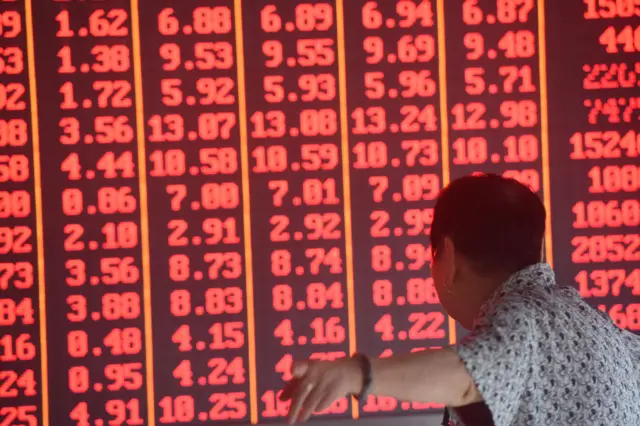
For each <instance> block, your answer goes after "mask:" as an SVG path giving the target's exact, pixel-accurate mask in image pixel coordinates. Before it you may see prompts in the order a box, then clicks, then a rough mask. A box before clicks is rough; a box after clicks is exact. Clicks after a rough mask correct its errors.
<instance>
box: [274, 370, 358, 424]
mask: <svg viewBox="0 0 640 426" xmlns="http://www.w3.org/2000/svg"><path fill="white" fill-rule="evenodd" d="M292 370H293V371H292V373H293V380H291V381H290V382H289V383H288V384H287V385H286V386H285V388H284V390H283V391H282V395H281V396H280V399H281V400H282V401H288V400H291V408H290V409H289V423H290V424H293V423H295V422H296V421H298V420H299V421H303V422H304V421H306V420H308V419H309V417H311V415H312V414H313V413H315V412H320V411H324V410H326V409H327V408H329V407H330V406H331V404H333V402H334V401H335V400H337V399H340V398H342V397H344V396H346V395H350V394H358V393H360V391H361V390H362V384H363V383H362V382H363V377H362V369H361V367H360V364H359V363H358V361H357V360H353V359H349V358H347V359H340V360H337V361H304V362H296V363H294V365H293V368H292Z"/></svg>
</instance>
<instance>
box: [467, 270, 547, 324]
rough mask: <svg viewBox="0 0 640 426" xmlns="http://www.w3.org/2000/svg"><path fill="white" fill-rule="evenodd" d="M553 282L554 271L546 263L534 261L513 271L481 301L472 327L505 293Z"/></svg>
mask: <svg viewBox="0 0 640 426" xmlns="http://www.w3.org/2000/svg"><path fill="white" fill-rule="evenodd" d="M555 284H556V280H555V273H554V272H553V269H551V266H549V264H547V263H535V264H533V265H529V266H527V267H525V268H523V269H521V270H519V271H517V272H515V273H514V274H512V275H511V276H510V277H509V278H507V280H506V281H504V282H503V283H502V284H501V285H500V286H498V288H497V289H496V290H495V291H494V292H493V294H492V295H491V297H489V299H488V300H487V301H486V302H484V303H483V305H482V307H481V308H480V312H479V314H478V316H477V317H476V320H475V321H474V328H475V325H476V324H475V323H477V321H478V319H479V318H481V317H482V316H483V315H484V314H485V313H486V312H487V310H488V309H489V307H491V306H493V305H495V304H496V303H497V302H498V301H499V299H501V298H502V297H504V295H505V294H508V293H512V292H518V291H521V290H525V289H527V288H531V287H537V288H541V287H549V286H554V285H555Z"/></svg>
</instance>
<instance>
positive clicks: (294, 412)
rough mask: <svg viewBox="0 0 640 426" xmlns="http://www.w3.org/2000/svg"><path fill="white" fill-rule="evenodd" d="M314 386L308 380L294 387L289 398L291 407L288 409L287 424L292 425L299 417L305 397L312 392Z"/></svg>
mask: <svg viewBox="0 0 640 426" xmlns="http://www.w3.org/2000/svg"><path fill="white" fill-rule="evenodd" d="M313 387H314V384H313V383H311V382H310V381H308V380H303V381H302V382H301V383H300V385H299V386H298V387H296V389H295V391H294V392H293V395H292V396H291V407H290V408H289V424H294V423H295V422H296V419H298V417H299V415H300V409H301V408H302V406H303V405H304V403H305V401H306V399H307V397H308V396H309V394H310V393H311V391H312V390H313Z"/></svg>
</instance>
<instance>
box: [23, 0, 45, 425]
mask: <svg viewBox="0 0 640 426" xmlns="http://www.w3.org/2000/svg"><path fill="white" fill-rule="evenodd" d="M24 10H25V20H26V24H27V25H26V26H27V28H26V30H27V61H28V66H29V102H30V104H31V138H32V146H33V181H34V182H33V188H34V192H35V193H34V196H35V200H34V201H35V207H36V246H37V251H38V302H39V306H38V307H39V310H40V368H41V369H42V377H41V378H40V382H41V384H42V386H41V389H42V426H49V363H48V358H47V305H46V294H45V286H44V238H43V225H42V176H41V170H40V164H41V163H40V125H39V122H38V95H37V90H36V58H35V52H34V41H33V15H32V13H33V7H32V4H31V0H25V2H24Z"/></svg>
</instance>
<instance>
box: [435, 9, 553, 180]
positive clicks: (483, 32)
mask: <svg viewBox="0 0 640 426" xmlns="http://www.w3.org/2000/svg"><path fill="white" fill-rule="evenodd" d="M461 6H462V7H461V8H460V7H455V8H450V9H448V10H447V13H446V23H447V91H448V103H449V114H450V115H449V123H450V142H451V175H452V176H451V177H452V178H456V177H460V176H464V175H466V174H469V173H472V172H476V171H482V172H485V173H487V172H492V173H498V174H502V175H504V176H506V177H511V178H515V179H517V180H519V181H521V182H523V183H525V184H527V185H528V186H530V187H531V188H532V189H533V190H534V191H536V192H537V191H539V190H540V189H541V188H542V176H541V164H542V163H541V152H542V149H541V141H540V139H541V135H540V107H539V103H540V93H539V89H540V87H539V78H538V76H539V72H538V51H537V46H538V42H539V37H538V34H537V15H536V10H537V9H536V2H535V0H465V1H464V2H462V4H461Z"/></svg>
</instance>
